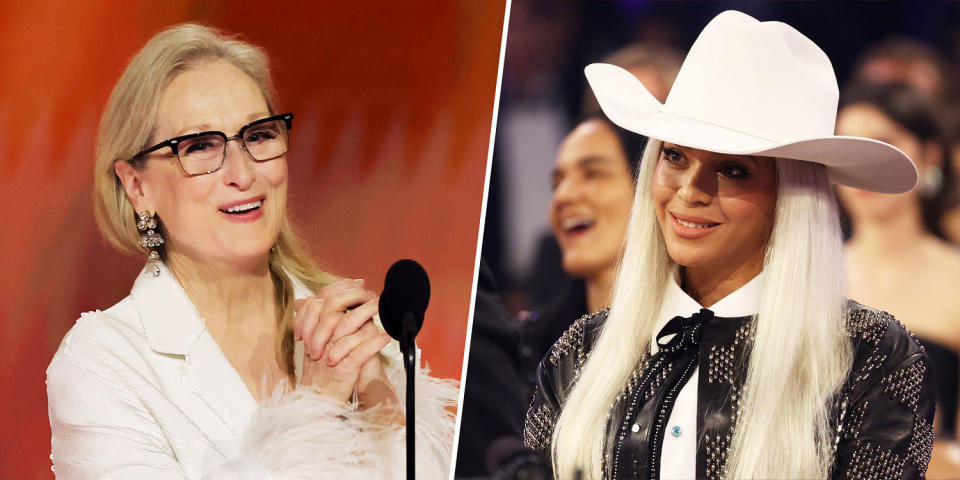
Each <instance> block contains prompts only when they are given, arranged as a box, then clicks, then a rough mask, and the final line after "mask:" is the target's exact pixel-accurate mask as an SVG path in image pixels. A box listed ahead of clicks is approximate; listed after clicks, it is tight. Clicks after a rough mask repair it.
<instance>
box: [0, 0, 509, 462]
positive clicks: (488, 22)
mask: <svg viewBox="0 0 960 480" xmlns="http://www.w3.org/2000/svg"><path fill="white" fill-rule="evenodd" d="M503 16H504V2H503V1H483V2H475V1H472V0H457V1H441V0H437V1H419V0H410V1H404V2H372V1H361V2H342V1H323V2H282V1H281V2H253V1H232V2H225V1H200V0H179V1H163V2H146V1H144V2H130V1H120V0H91V1H85V2H67V1H51V0H36V1H31V2H19V1H13V0H0V59H2V61H0V205H2V206H3V209H2V211H0V212H2V213H0V229H2V234H0V268H2V271H3V275H2V276H0V392H2V394H3V396H4V399H3V401H2V405H3V408H2V410H0V432H3V435H0V478H18V479H20V478H30V479H32V478H50V477H51V474H50V462H49V458H48V455H49V452H50V428H49V426H48V423H47V411H46V393H45V388H44V370H45V368H46V365H47V363H48V362H49V361H50V359H51V357H52V356H53V353H54V351H55V350H56V348H57V345H58V343H59V341H60V339H61V338H62V336H63V335H64V333H65V332H66V331H67V329H69V328H70V326H71V325H72V324H73V322H74V321H75V319H76V318H78V317H79V314H80V313H81V312H84V311H87V310H92V309H98V308H99V309H105V308H107V307H109V306H110V305H112V304H114V303H115V302H117V301H118V300H120V299H121V298H123V297H124V296H126V295H127V293H128V292H129V289H130V286H131V285H132V282H133V279H134V276H135V275H136V273H137V272H138V271H139V269H140V268H141V266H142V265H143V259H139V258H131V257H126V256H123V255H121V254H119V253H117V252H115V251H113V250H111V249H110V248H109V247H108V246H107V245H106V244H105V242H104V241H103V240H101V238H100V236H99V233H98V232H97V230H96V226H95V224H94V220H93V213H92V207H91V205H92V203H91V189H92V166H93V139H94V136H95V133H96V125H97V121H98V119H99V115H100V110H101V108H102V107H103V105H104V103H105V102H106V99H107V96H108V95H109V93H110V90H111V89H112V87H113V84H114V82H115V81H116V80H117V78H118V77H119V76H120V73H121V72H122V71H123V68H124V67H125V66H126V63H127V61H128V60H129V59H130V57H131V56H132V55H133V54H134V53H135V52H136V51H137V50H138V49H139V48H140V47H141V46H143V44H144V43H145V42H146V41H147V40H148V39H149V38H150V37H151V36H152V35H153V34H155V33H156V32H157V31H159V30H160V29H162V28H163V27H166V26H168V25H171V24H174V23H179V22H184V21H199V22H201V23H204V24H207V25H213V26H216V27H218V28H222V29H224V30H226V31H228V32H233V33H242V34H243V35H245V36H246V38H247V39H248V40H249V41H251V42H253V43H255V44H258V45H261V46H263V47H265V48H266V50H267V52H268V53H269V54H270V56H271V60H272V70H273V74H274V77H275V80H276V84H277V89H278V91H279V97H280V105H279V109H280V110H283V111H292V112H295V113H296V115H297V117H296V119H295V122H294V127H293V130H292V131H291V136H292V139H291V151H290V153H289V159H290V174H291V181H290V194H291V208H292V214H293V217H294V221H295V223H296V224H297V225H299V227H300V230H301V233H302V234H303V235H304V237H305V238H306V239H308V244H309V245H310V246H311V248H312V250H313V252H314V254H315V256H316V257H317V258H318V259H319V260H320V262H321V264H322V265H324V266H325V267H326V268H328V269H329V270H331V271H333V272H335V273H338V274H341V275H346V276H351V277H362V278H367V279H368V286H370V287H371V288H374V289H377V290H379V289H380V288H381V287H382V284H383V276H384V274H385V272H386V270H387V268H388V267H389V266H390V264H391V263H392V262H393V261H395V260H397V259H400V258H413V259H416V260H418V261H419V262H420V263H421V264H423V266H424V268H425V269H426V270H427V272H429V274H430V278H431V283H432V286H433V295H432V301H431V305H430V308H429V309H428V310H427V319H426V323H425V325H424V328H423V331H422V332H421V334H420V337H419V343H420V346H421V347H422V348H423V357H424V360H425V361H426V362H427V363H428V364H429V365H430V367H431V368H432V369H433V371H434V373H435V374H437V375H438V376H441V377H449V378H456V379H459V378H460V369H461V365H462V360H463V351H462V350H463V344H464V339H465V334H466V325H467V315H468V311H469V301H470V289H471V285H472V279H473V266H474V259H475V253H476V241H477V230H478V227H479V220H480V205H481V199H482V195H483V179H484V172H485V164H486V158H487V147H488V142H489V132H490V122H491V117H492V112H493V100H494V91H495V86H496V80H497V61H498V53H499V49H500V35H501V28H502V24H503Z"/></svg>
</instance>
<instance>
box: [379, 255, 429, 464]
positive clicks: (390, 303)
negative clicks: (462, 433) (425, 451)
mask: <svg viewBox="0 0 960 480" xmlns="http://www.w3.org/2000/svg"><path fill="white" fill-rule="evenodd" d="M428 303H430V279H429V278H427V272H426V271H425V270H424V269H423V267H421V266H420V264H419V263H417V262H415V261H413V260H400V261H397V262H396V263H394V264H393V265H391V266H390V269H389V270H387V278H386V279H384V281H383V293H381V294H380V323H381V324H383V329H384V330H386V332H387V333H388V334H389V335H390V336H391V337H393V338H395V339H396V340H397V341H399V342H400V351H401V352H403V368H404V370H406V372H407V391H406V397H407V412H406V413H407V426H406V428H407V480H414V479H416V478H417V477H416V472H415V465H416V461H415V451H416V450H415V447H416V443H415V442H414V432H415V430H416V426H417V422H416V415H415V412H416V406H415V404H414V398H416V397H415V395H414V392H413V389H414V381H413V379H414V373H415V372H416V369H417V366H416V365H417V364H416V357H417V344H416V338H417V333H420V328H421V327H423V314H424V312H426V311H427V304H428Z"/></svg>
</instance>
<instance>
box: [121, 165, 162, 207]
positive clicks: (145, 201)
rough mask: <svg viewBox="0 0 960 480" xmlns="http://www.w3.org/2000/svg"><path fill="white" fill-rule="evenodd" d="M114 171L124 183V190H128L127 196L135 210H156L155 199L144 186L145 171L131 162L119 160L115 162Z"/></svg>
mask: <svg viewBox="0 0 960 480" xmlns="http://www.w3.org/2000/svg"><path fill="white" fill-rule="evenodd" d="M113 171H114V172H116V174H117V178H119V179H120V183H121V184H123V190H124V191H125V192H127V198H129V199H130V203H131V204H133V209H134V211H135V212H143V211H148V212H150V213H153V212H155V211H156V209H155V208H154V205H153V201H152V200H151V199H150V196H149V195H148V194H147V191H146V189H145V188H144V185H143V172H142V171H141V170H137V169H136V168H134V166H133V165H130V163H129V162H124V161H119V162H117V163H114V164H113Z"/></svg>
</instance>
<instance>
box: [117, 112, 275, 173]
mask: <svg viewBox="0 0 960 480" xmlns="http://www.w3.org/2000/svg"><path fill="white" fill-rule="evenodd" d="M292 127H293V114H292V113H282V114H280V115H273V116H269V117H266V118H261V119H259V120H254V121H252V122H250V123H248V124H246V125H244V126H242V127H240V130H239V131H238V132H237V134H236V135H234V136H232V137H228V136H227V134H226V133H223V132H220V131H216V130H212V131H208V132H197V133H191V134H188V135H181V136H179V137H174V138H171V139H169V140H164V141H162V142H160V143H158V144H156V145H154V146H152V147H150V148H147V149H145V150H143V151H141V152H140V153H138V154H136V155H134V156H133V157H132V158H131V159H130V163H136V162H138V161H141V160H142V159H144V158H145V157H146V156H147V155H149V154H150V153H153V152H155V151H157V150H160V149H161V148H166V147H170V150H172V151H173V154H174V155H176V156H177V159H178V160H179V162H180V168H181V169H182V170H183V172H184V173H185V174H187V175H189V176H191V177H192V176H196V175H204V174H207V173H213V172H216V171H217V170H220V167H222V166H223V159H224V158H225V157H226V155H227V143H229V142H230V140H234V139H236V140H238V141H239V142H240V146H241V148H243V150H244V151H246V152H247V153H249V154H250V156H251V157H253V159H254V160H256V161H258V162H265V161H267V160H273V159H274V158H277V157H279V156H281V155H283V154H284V153H286V152H287V146H288V144H289V139H290V136H289V133H288V131H289V130H290V129H291V128H292Z"/></svg>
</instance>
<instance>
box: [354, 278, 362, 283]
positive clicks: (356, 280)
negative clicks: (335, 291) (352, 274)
mask: <svg viewBox="0 0 960 480" xmlns="http://www.w3.org/2000/svg"><path fill="white" fill-rule="evenodd" d="M353 281H354V282H357V283H363V279H362V278H354V279H353Z"/></svg>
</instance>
